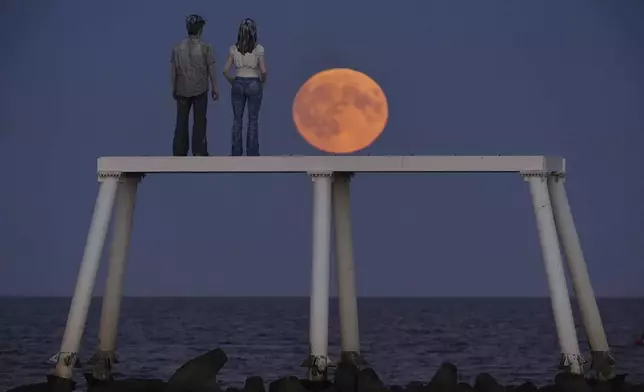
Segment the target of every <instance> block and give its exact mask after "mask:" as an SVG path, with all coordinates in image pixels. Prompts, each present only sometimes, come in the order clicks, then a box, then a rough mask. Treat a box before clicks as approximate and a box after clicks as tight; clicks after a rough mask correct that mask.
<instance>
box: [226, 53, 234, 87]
mask: <svg viewBox="0 0 644 392" xmlns="http://www.w3.org/2000/svg"><path fill="white" fill-rule="evenodd" d="M232 65H233V54H232V53H231V52H228V60H226V65H224V77H225V78H226V80H228V82H229V83H231V84H232V82H233V77H232V76H231V75H230V67H232Z"/></svg>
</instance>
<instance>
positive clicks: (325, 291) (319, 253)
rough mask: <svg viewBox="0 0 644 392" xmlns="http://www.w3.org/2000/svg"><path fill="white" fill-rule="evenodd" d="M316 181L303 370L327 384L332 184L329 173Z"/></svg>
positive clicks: (314, 185)
mask: <svg viewBox="0 0 644 392" xmlns="http://www.w3.org/2000/svg"><path fill="white" fill-rule="evenodd" d="M311 178H312V179H313V266H312V269H311V272H312V274H311V305H310V306H311V308H310V316H309V317H310V320H309V323H310V327H309V339H310V345H309V357H308V359H307V360H306V361H304V363H303V366H305V367H307V368H308V369H309V379H310V380H311V381H324V380H326V377H327V368H328V366H329V357H328V342H329V275H330V268H331V183H332V175H331V174H330V173H319V174H318V173H315V174H311Z"/></svg>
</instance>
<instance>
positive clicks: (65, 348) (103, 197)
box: [54, 177, 118, 379]
mask: <svg viewBox="0 0 644 392" xmlns="http://www.w3.org/2000/svg"><path fill="white" fill-rule="evenodd" d="M117 187H118V178H117V177H107V178H104V179H102V183H101V186H100V189H99V191H98V197H97V199H96V206H95V207H94V215H93V217H92V223H91V225H90V228H89V233H88V235H87V242H86V244H85V252H84V254H83V261H82V262H81V266H80V271H79V272H78V279H77V281H76V289H75V291H74V298H73V299H72V304H71V307H70V309H69V315H68V316H67V325H66V327H65V334H64V335H63V343H62V345H61V347H60V352H59V353H58V354H57V355H56V357H57V358H56V370H55V373H54V374H55V376H57V377H59V378H64V379H70V378H71V377H72V370H73V369H74V366H75V365H76V363H77V361H78V356H77V353H78V349H79V347H80V343H81V338H82V336H83V331H84V330H85V322H86V320H87V311H88V309H89V305H90V302H91V300H92V291H93V290H94V281H95V280H96V272H97V271H98V265H99V263H100V260H101V253H102V252H103V245H104V244H105V235H106V234H107V229H108V227H109V222H110V217H111V214H112V206H113V205H114V199H115V196H116V190H117Z"/></svg>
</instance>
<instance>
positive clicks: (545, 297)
mask: <svg viewBox="0 0 644 392" xmlns="http://www.w3.org/2000/svg"><path fill="white" fill-rule="evenodd" d="M72 297H73V296H72V295H47V294H0V298H33V299H43V298H49V299H71V298H72ZM95 298H103V295H93V296H92V299H95ZM122 298H145V299H150V298H159V299H178V298H181V299H184V298H185V299H201V298H228V299H233V298H246V299H308V298H310V296H309V295H225V294H224V295H124V296H123V297H122ZM329 298H330V299H338V296H337V295H334V296H330V297H329ZM357 298H358V299H361V298H363V299H550V296H548V295H514V296H499V295H473V296H462V295H434V296H407V295H364V296H357ZM570 298H571V299H572V298H575V296H574V295H571V296H570ZM595 298H596V299H644V295H603V296H596V297H595Z"/></svg>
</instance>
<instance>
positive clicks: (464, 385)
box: [457, 381, 474, 392]
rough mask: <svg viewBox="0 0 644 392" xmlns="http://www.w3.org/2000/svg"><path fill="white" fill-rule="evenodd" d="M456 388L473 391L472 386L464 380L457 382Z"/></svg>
mask: <svg viewBox="0 0 644 392" xmlns="http://www.w3.org/2000/svg"><path fill="white" fill-rule="evenodd" d="M457 390H458V391H459V392H474V388H473V387H472V386H471V385H470V384H469V383H466V382H465V381H462V382H459V383H458V385H457Z"/></svg>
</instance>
